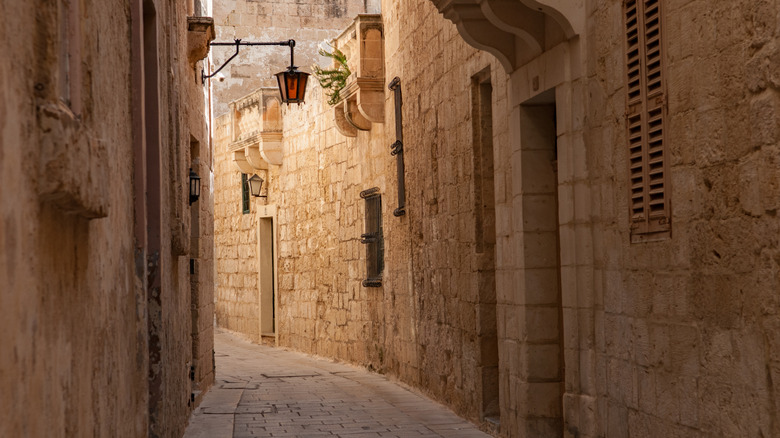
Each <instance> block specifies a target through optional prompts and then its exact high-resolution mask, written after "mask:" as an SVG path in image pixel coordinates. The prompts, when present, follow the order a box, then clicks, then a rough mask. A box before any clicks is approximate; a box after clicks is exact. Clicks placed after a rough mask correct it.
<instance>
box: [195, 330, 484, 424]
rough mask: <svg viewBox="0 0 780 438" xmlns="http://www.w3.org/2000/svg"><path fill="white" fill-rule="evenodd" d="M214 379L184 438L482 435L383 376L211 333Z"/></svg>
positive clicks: (442, 409)
mask: <svg viewBox="0 0 780 438" xmlns="http://www.w3.org/2000/svg"><path fill="white" fill-rule="evenodd" d="M214 336H215V344H216V362H217V363H216V365H217V381H216V383H215V385H214V387H213V388H212V389H211V390H210V391H209V393H208V394H207V395H206V397H205V399H204V400H203V403H201V405H200V407H198V409H197V410H196V411H195V412H193V414H192V416H191V418H190V425H189V426H188V428H187V432H186V434H185V435H184V436H185V438H220V437H236V438H238V437H255V436H264V437H301V438H303V437H322V436H331V437H332V436H343V437H349V438H357V437H447V438H457V437H489V435H486V434H484V433H482V432H480V431H479V430H478V429H477V428H476V427H475V426H474V425H473V424H471V423H469V422H467V421H465V420H463V419H461V418H460V417H458V416H456V415H455V414H453V413H452V412H451V411H450V410H449V409H447V408H445V407H443V406H442V405H440V404H438V403H436V402H433V401H431V400H429V399H427V398H424V397H422V396H420V395H417V394H416V393H414V392H411V391H409V390H408V389H405V388H404V387H402V386H400V385H398V384H395V383H392V382H390V381H389V380H388V379H387V378H385V377H384V376H381V375H378V374H373V373H369V372H367V371H365V370H363V369H361V368H358V367H354V366H350V365H344V364H337V363H333V362H330V361H327V360H321V359H314V358H311V357H309V356H306V355H303V354H300V353H295V352H290V351H285V350H282V349H277V348H271V347H265V346H260V345H255V344H252V343H249V342H247V341H244V340H242V339H240V338H238V337H236V336H233V335H232V334H230V333H228V332H225V331H223V330H219V329H217V330H216V332H215V334H214Z"/></svg>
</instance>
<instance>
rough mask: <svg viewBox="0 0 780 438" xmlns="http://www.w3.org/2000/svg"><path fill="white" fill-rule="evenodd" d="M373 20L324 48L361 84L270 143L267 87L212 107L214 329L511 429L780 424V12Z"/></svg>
mask: <svg viewBox="0 0 780 438" xmlns="http://www.w3.org/2000/svg"><path fill="white" fill-rule="evenodd" d="M381 12H382V14H381V16H360V17H358V18H357V19H356V21H355V22H354V23H353V25H352V26H350V27H347V28H346V29H345V31H344V33H342V34H341V35H340V36H338V37H336V39H335V40H336V45H337V46H338V47H339V48H342V49H343V50H344V52H345V53H346V54H347V55H348V59H349V63H350V67H351V70H352V71H353V72H355V74H354V75H353V77H352V78H351V79H350V82H349V83H348V85H347V88H346V89H345V93H344V94H345V97H344V99H343V100H342V101H341V102H340V103H339V104H338V105H336V106H335V107H331V106H329V105H327V103H325V97H324V96H323V93H322V90H321V89H319V88H317V87H314V88H312V89H310V90H309V92H308V93H309V94H308V96H307V103H306V104H305V105H302V106H300V107H285V108H282V110H281V113H279V117H280V118H281V129H280V128H279V127H278V126H279V123H278V122H274V123H275V124H273V126H274V128H270V126H271V125H269V129H268V130H267V131H268V132H271V131H276V132H278V134H280V136H281V140H278V136H277V137H276V139H277V140H274V141H280V142H281V153H278V154H277V155H276V156H275V158H273V159H271V160H265V161H264V162H262V161H258V160H256V159H255V158H256V157H257V156H260V157H262V154H261V153H260V152H262V151H263V150H264V147H265V145H266V143H267V144H268V146H271V149H273V150H278V149H276V148H277V146H274V145H272V144H271V143H273V142H268V141H267V140H268V139H269V138H270V137H268V136H266V137H263V136H262V135H261V134H262V133H263V132H264V128H263V127H264V126H265V125H264V123H265V120H266V119H267V118H268V117H266V116H264V114H266V112H265V111H266V110H265V109H266V108H275V107H274V106H273V104H272V103H271V104H269V103H267V99H266V97H262V96H266V95H269V94H268V93H266V94H263V92H259V93H260V94H259V95H258V94H253V95H247V96H246V97H244V98H242V99H239V100H236V101H235V102H234V105H235V106H234V108H235V111H234V112H232V113H230V114H228V115H227V116H225V117H224V118H222V119H219V120H218V121H217V123H216V125H217V128H218V129H222V131H220V132H221V135H220V138H219V139H217V141H216V143H215V149H216V150H215V153H216V154H217V164H216V166H217V171H216V175H217V176H216V178H217V182H216V184H215V186H216V187H215V190H216V193H217V194H216V197H217V201H216V202H217V207H216V225H215V226H216V230H215V233H216V235H217V236H218V238H217V240H218V241H217V258H218V263H217V271H218V273H217V275H218V277H219V278H220V285H219V286H218V298H217V301H218V304H217V306H218V307H217V318H218V320H219V321H220V323H222V321H235V323H233V322H231V323H230V324H235V325H232V326H231V327H232V329H234V330H239V331H242V332H244V333H246V334H247V335H249V336H251V337H252V338H254V339H255V340H258V341H259V340H261V339H262V335H263V334H267V335H269V338H268V339H269V340H273V341H274V342H276V343H278V344H279V345H283V346H287V347H292V348H296V349H299V350H302V351H306V352H310V353H315V354H319V355H323V356H327V357H334V358H338V359H341V360H346V361H350V362H353V363H358V364H361V365H364V366H367V367H369V368H373V369H376V370H379V371H381V372H384V373H387V374H390V375H393V376H395V377H397V378H398V379H400V380H402V381H404V382H406V383H408V384H410V385H413V386H415V387H417V388H420V389H422V390H423V391H425V392H426V393H428V394H429V395H431V396H432V397H434V398H436V399H438V400H440V401H442V402H443V403H446V404H448V405H449V406H450V407H452V408H453V409H454V410H456V411H457V412H459V413H460V414H462V415H464V416H466V417H468V418H470V419H471V420H473V421H475V422H477V423H480V424H482V425H483V426H484V428H485V429H486V430H491V431H493V432H494V433H496V434H497V435H500V436H506V437H516V436H544V437H547V436H571V437H575V436H579V437H598V436H612V437H624V436H631V437H636V436H680V437H682V436H685V437H690V436H775V435H780V422H778V419H777V415H778V412H780V405H779V404H778V393H780V386H778V383H777V382H780V375H779V373H780V357H778V352H779V351H780V344H778V343H779V342H780V330H778V328H779V327H778V325H780V315H779V314H778V308H779V307H780V306H779V305H780V295H779V294H778V291H780V284H779V283H780V252H779V250H778V238H779V237H778V236H780V233H779V231H780V222H779V221H778V220H777V217H776V210H777V207H778V202H780V129H779V128H778V127H779V126H780V110H778V107H779V105H780V85H779V84H778V81H777V77H776V74H775V71H776V70H777V68H776V67H777V65H778V58H777V53H778V47H777V41H778V40H779V39H778V36H780V22H779V21H778V19H777V17H778V16H780V5H777V4H776V2H772V1H759V2H755V1H747V0H745V1H736V2H722V3H717V4H715V3H713V2H707V1H703V0H694V1H690V0H679V1H678V0H625V1H614V0H599V1H595V2H582V1H574V2H560V1H553V0H544V1H543V0H521V1H515V2H504V1H495V0H481V1H477V0H475V1H454V2H449V1H437V0H432V1H419V2H406V1H401V0H387V1H385V2H382V8H381ZM376 22H378V23H379V26H376V25H375V24H376ZM376 29H379V32H380V34H381V39H380V40H379V42H378V43H377V41H376V39H375V38H374V37H373V36H371V32H372V30H376ZM377 47H378V48H377ZM377 59H380V60H381V61H379V64H380V65H381V68H380V69H378V70H377V69H376V68H373V69H372V68H371V66H376V65H377V64H376V60H377ZM396 78H397V80H395V79H396ZM377 80H379V82H381V84H382V87H380V88H377V87H375V86H374V84H375V82H376V81H377ZM396 90H400V92H399V91H396ZM377 93H378V94H379V95H380V96H381V97H380V102H383V103H384V104H383V105H380V109H379V110H378V109H377V107H376V106H373V105H372V104H373V103H375V102H376V101H377V100H376V96H377ZM259 96H260V97H259ZM271 100H273V99H272V98H271ZM397 101H400V102H401V105H400V111H396V102H397ZM251 102H254V103H251ZM264 102H266V103H264ZM274 111H275V110H272V111H270V112H269V114H271V115H272V117H271V118H274V117H276V113H275V112H274ZM399 116H400V117H399ZM264 117H265V118H264ZM261 119H262V123H261ZM398 122H400V130H399V129H397V128H398V124H399V123H398ZM241 126H243V127H241ZM243 132H246V136H244V137H242V136H241V133H243ZM278 134H277V135H278ZM250 137H254V138H255V139H254V140H252V139H250ZM399 139H400V140H401V143H400V144H401V145H402V148H399V147H398V146H397V145H398V140H399ZM391 145H396V146H395V147H392V146H391ZM255 148H256V149H257V151H258V153H260V155H257V154H256V153H255ZM271 149H269V150H271ZM400 150H402V154H398V153H396V154H394V155H393V154H391V152H399V151H400ZM399 156H400V157H401V158H400V159H399ZM253 157H254V158H253ZM401 161H402V162H403V168H402V171H401V172H399V170H398V169H399V164H400V162H401ZM241 173H247V174H250V175H249V176H251V174H252V173H256V174H258V175H259V176H260V177H262V178H263V179H264V180H265V181H264V182H265V187H266V188H264V189H263V195H266V196H267V197H266V198H255V199H251V198H250V199H249V202H248V203H249V208H248V211H249V212H248V213H247V214H242V211H243V210H245V209H244V208H243V207H244V206H242V199H241V190H242V183H241ZM402 181H403V183H402ZM399 186H400V187H401V188H402V190H400V191H399V190H398V189H399ZM372 189H375V190H372ZM266 191H267V193H266ZM377 195H379V196H381V198H379V202H377ZM377 206H380V210H379V211H380V212H381V214H379V215H378V217H377V215H376V214H375V211H376V210H374V209H375V208H377ZM402 212H403V214H402ZM228 230H229V231H228ZM377 242H381V245H375V243H377ZM379 255H382V259H381V263H378V261H379ZM223 257H225V258H224V259H223ZM264 263H265V267H263V264H264ZM269 266H270V268H269ZM377 266H379V267H380V273H381V278H377V276H376V275H373V274H372V272H371V271H372V269H375V268H377ZM264 282H268V283H264ZM226 283H227V284H229V285H230V287H228V288H224V289H223V287H224V284H226ZM268 284H270V286H268ZM238 287H242V288H244V289H243V290H242V292H241V293H240V294H239V293H238V292H236V290H237V289H236V288H238ZM269 307H270V309H269ZM268 315H270V320H269V316H268ZM264 321H265V322H264ZM268 321H271V322H270V323H269V322H268ZM242 324H243V325H242ZM269 328H270V329H269Z"/></svg>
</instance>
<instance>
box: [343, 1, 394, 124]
mask: <svg viewBox="0 0 780 438" xmlns="http://www.w3.org/2000/svg"><path fill="white" fill-rule="evenodd" d="M383 41H384V31H383V28H382V16H381V15H378V14H361V15H358V16H357V17H356V18H355V20H354V21H353V23H352V24H351V25H350V26H349V27H347V29H345V30H344V32H342V34H341V35H340V36H339V37H338V38H336V40H335V41H334V43H335V46H336V47H338V48H339V50H341V51H342V52H344V53H345V54H346V55H347V63H348V65H349V67H350V70H352V72H353V73H352V75H350V77H349V78H348V79H347V85H346V86H345V87H344V90H342V95H343V96H344V98H343V100H342V101H341V102H339V103H338V104H337V105H335V106H334V113H335V119H336V127H337V128H338V130H339V132H341V133H342V134H344V135H345V136H347V137H354V136H356V135H357V131H358V130H360V131H368V130H370V129H371V124H372V123H384V121H385V90H384V81H385V78H384V76H385V74H384V43H383Z"/></svg>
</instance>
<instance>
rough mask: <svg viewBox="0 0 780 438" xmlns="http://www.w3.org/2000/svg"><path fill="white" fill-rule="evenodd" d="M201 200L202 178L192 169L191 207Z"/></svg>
mask: <svg viewBox="0 0 780 438" xmlns="http://www.w3.org/2000/svg"><path fill="white" fill-rule="evenodd" d="M198 198H200V177H199V176H198V174H197V173H195V171H194V170H192V168H190V205H192V203H193V202H197V201H198Z"/></svg>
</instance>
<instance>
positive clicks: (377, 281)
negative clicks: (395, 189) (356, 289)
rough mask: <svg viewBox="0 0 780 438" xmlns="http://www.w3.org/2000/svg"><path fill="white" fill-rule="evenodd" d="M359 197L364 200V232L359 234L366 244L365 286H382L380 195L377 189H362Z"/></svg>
mask: <svg viewBox="0 0 780 438" xmlns="http://www.w3.org/2000/svg"><path fill="white" fill-rule="evenodd" d="M360 197H361V198H363V199H365V200H366V232H365V233H364V234H363V235H362V236H360V237H361V238H360V243H363V244H365V245H366V279H365V280H363V286H365V287H380V286H382V271H383V270H384V268H385V241H384V236H383V234H382V196H381V195H380V194H379V189H378V188H376V187H374V188H372V189H368V190H364V191H363V192H361V193H360Z"/></svg>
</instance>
